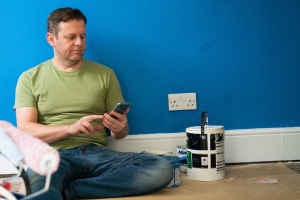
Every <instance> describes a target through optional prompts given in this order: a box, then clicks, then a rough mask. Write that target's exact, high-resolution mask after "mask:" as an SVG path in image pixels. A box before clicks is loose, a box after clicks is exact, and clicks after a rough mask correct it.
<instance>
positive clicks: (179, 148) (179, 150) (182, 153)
mask: <svg viewBox="0 0 300 200" xmlns="http://www.w3.org/2000/svg"><path fill="white" fill-rule="evenodd" d="M176 153H177V156H178V157H179V158H183V157H186V153H187V149H186V145H179V146H177V151H176ZM180 165H181V166H180V171H181V172H184V173H186V171H187V169H186V165H187V159H181V160H180Z"/></svg>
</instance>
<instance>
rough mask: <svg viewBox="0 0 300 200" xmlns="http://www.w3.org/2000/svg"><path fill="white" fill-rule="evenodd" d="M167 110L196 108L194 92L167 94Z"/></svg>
mask: <svg viewBox="0 0 300 200" xmlns="http://www.w3.org/2000/svg"><path fill="white" fill-rule="evenodd" d="M168 102H169V110H170V111H171V110H195V109H197V103H196V93H180V94H168Z"/></svg>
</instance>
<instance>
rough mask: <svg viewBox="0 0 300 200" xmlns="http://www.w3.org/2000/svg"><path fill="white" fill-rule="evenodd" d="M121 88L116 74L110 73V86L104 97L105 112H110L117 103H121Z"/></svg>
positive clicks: (122, 98)
mask: <svg viewBox="0 0 300 200" xmlns="http://www.w3.org/2000/svg"><path fill="white" fill-rule="evenodd" d="M123 101H124V97H123V94H122V90H121V86H120V83H119V81H118V78H117V76H116V74H115V73H114V72H113V71H112V73H111V76H110V86H109V89H108V92H107V96H106V110H107V111H111V110H112V109H113V108H114V107H115V105H116V104H117V103H119V102H123Z"/></svg>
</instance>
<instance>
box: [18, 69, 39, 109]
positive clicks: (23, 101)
mask: <svg viewBox="0 0 300 200" xmlns="http://www.w3.org/2000/svg"><path fill="white" fill-rule="evenodd" d="M21 107H34V108H36V107H37V106H36V100H35V98H34V95H33V92H32V83H31V78H30V75H29V73H26V72H24V73H22V74H21V76H20V77H19V79H18V82H17V86H16V93H15V105H14V109H16V108H21Z"/></svg>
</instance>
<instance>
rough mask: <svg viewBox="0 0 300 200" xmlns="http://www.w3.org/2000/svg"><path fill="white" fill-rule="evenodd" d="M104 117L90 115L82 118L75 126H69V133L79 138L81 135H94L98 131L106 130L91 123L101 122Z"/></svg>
mask: <svg viewBox="0 0 300 200" xmlns="http://www.w3.org/2000/svg"><path fill="white" fill-rule="evenodd" d="M102 118H103V115H89V116H85V117H82V118H81V119H79V120H78V121H76V122H75V123H74V124H70V125H68V132H69V133H70V134H71V135H74V136H77V135H79V134H85V135H88V136H90V135H92V134H93V133H95V132H96V131H100V130H102V129H104V126H93V125H92V124H91V122H93V121H95V120H101V119H102Z"/></svg>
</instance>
